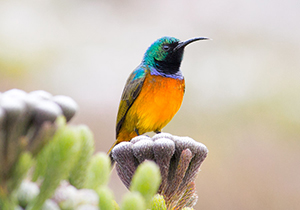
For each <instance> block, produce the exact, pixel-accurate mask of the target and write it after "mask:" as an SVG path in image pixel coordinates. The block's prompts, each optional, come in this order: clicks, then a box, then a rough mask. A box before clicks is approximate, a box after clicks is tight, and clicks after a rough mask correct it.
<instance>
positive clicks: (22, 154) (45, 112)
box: [0, 90, 207, 210]
mask: <svg viewBox="0 0 300 210" xmlns="http://www.w3.org/2000/svg"><path fill="white" fill-rule="evenodd" d="M76 108H77V105H76V103H75V102H74V101H73V100H72V99H70V98H69V97H65V96H51V94H49V93H47V92H45V91H35V92H31V93H28V94H27V93H25V92H24V91H21V90H10V91H7V92H5V93H2V94H1V93H0V209H3V210H11V209H26V210H40V209H42V210H48V209H51V210H60V209H65V210H71V209H77V210H80V209H95V210H97V209H100V210H118V209H122V210H127V209H130V210H134V209H137V210H143V209H145V210H146V209H151V210H165V209H183V208H184V207H192V206H193V205H194V204H195V201H196V194H195V186H194V182H193V181H194V179H195V176H196V174H197V172H198V171H199V167H200V165H201V163H202V162H203V160H204V158H205V156H206V153H207V150H206V149H205V147H204V146H203V145H201V144H197V143H195V142H194V141H193V140H191V139H189V138H187V137H184V138H181V137H175V136H172V135H170V134H160V135H156V136H154V137H153V138H152V139H150V138H148V137H145V136H140V137H136V138H135V139H133V140H132V141H131V142H126V143H124V144H123V143H121V144H119V145H118V146H117V147H116V148H114V149H113V151H112V154H113V157H114V160H115V161H116V169H117V172H118V175H119V177H120V178H121V180H122V181H123V183H124V184H125V185H126V186H127V187H128V188H129V190H130V191H129V192H128V193H126V194H125V195H124V197H123V200H122V202H121V203H120V207H119V205H118V204H117V203H116V201H115V200H114V195H113V192H112V191H111V190H110V189H109V187H108V185H107V184H108V182H109V176H110V171H111V163H110V158H109V157H108V156H107V155H106V154H105V153H96V154H93V153H94V139H93V134H92V132H91V130H90V129H89V128H88V127H87V126H84V125H79V126H71V125H68V124H67V122H68V121H69V120H71V118H72V117H73V116H74V114H75V112H76ZM176 180H177V181H176ZM157 193H159V194H157ZM185 209H189V208H185Z"/></svg>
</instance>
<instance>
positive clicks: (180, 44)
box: [143, 36, 208, 75]
mask: <svg viewBox="0 0 300 210" xmlns="http://www.w3.org/2000/svg"><path fill="white" fill-rule="evenodd" d="M205 39H208V38H206V37H196V38H192V39H188V40H186V41H180V40H179V39H177V38H174V37H168V36H165V37H162V38H160V39H158V40H156V41H155V42H154V43H153V44H152V45H151V46H150V47H149V48H148V49H147V51H146V53H145V55H144V59H143V63H144V64H146V65H149V66H151V67H154V68H155V69H156V70H157V71H159V72H161V73H164V74H169V75H172V74H176V73H177V72H178V71H179V68H180V64H181V61H182V58H183V51H184V48H185V46H187V45H188V44H190V43H192V42H194V41H198V40H205Z"/></svg>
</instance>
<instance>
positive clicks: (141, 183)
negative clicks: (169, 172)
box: [130, 161, 161, 207]
mask: <svg viewBox="0 0 300 210" xmlns="http://www.w3.org/2000/svg"><path fill="white" fill-rule="evenodd" d="M160 183H161V175H160V169H159V167H158V166H157V165H156V164H155V163H154V162H152V161H145V162H143V163H142V164H141V165H140V166H139V167H138V168H137V170H136V172H135V174H134V176H133V177H132V182H131V186H130V190H131V191H137V192H140V193H141V195H142V196H143V197H144V199H145V200H146V204H147V206H148V207H150V202H151V200H152V197H153V196H154V195H155V194H156V193H157V191H158V188H159V185H160Z"/></svg>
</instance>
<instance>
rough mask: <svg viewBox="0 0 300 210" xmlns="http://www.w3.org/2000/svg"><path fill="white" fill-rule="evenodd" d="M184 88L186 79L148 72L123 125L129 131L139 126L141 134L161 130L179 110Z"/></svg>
mask: <svg viewBox="0 0 300 210" xmlns="http://www.w3.org/2000/svg"><path fill="white" fill-rule="evenodd" d="M184 89H185V83H184V79H182V80H178V79H173V78H166V77H162V76H154V75H150V74H148V75H147V77H146V78H145V81H144V84H143V87H142V90H141V92H140V94H139V96H138V97H137V99H136V100H135V102H134V103H133V105H132V106H131V108H130V109H129V110H128V113H127V115H126V119H125V122H124V125H123V126H125V127H126V130H128V131H129V130H132V131H133V130H134V128H137V129H138V131H139V134H143V133H145V132H149V131H160V130H161V129H162V128H163V127H165V126H166V125H167V124H168V122H170V120H171V119H172V118H173V116H174V115H175V114H176V112H177V111H178V110H179V108H180V106H181V103H182V99H183V95H184Z"/></svg>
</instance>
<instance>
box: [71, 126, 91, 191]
mask: <svg viewBox="0 0 300 210" xmlns="http://www.w3.org/2000/svg"><path fill="white" fill-rule="evenodd" d="M77 130H78V133H79V138H80V151H79V153H78V155H77V160H76V162H75V164H74V166H73V169H72V170H71V172H70V176H69V182H70V184H72V185H73V186H74V187H76V188H77V189H81V188H83V187H84V182H85V180H86V176H87V168H88V163H89V161H90V159H91V157H92V155H93V152H94V137H93V133H92V131H91V130H90V129H89V128H88V127H87V126H84V125H81V126H78V127H77Z"/></svg>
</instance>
